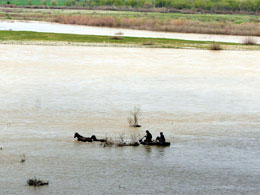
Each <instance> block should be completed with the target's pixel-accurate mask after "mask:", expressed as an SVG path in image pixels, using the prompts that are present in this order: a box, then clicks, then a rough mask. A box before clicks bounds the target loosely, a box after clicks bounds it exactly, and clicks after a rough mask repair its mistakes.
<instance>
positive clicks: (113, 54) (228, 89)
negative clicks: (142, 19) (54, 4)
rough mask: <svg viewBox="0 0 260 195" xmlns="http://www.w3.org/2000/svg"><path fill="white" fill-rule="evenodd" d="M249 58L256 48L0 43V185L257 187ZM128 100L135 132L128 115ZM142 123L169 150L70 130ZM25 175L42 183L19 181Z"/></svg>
mask: <svg viewBox="0 0 260 195" xmlns="http://www.w3.org/2000/svg"><path fill="white" fill-rule="evenodd" d="M259 62H260V55H259V52H256V51H250V52H249V51H220V52H213V51H201V50H175V49H143V48H134V49H133V48H101V47H69V46H64V47H61V46H59V47H57V46H15V45H1V47H0V90H1V93H0V113H1V118H0V125H1V127H0V129H1V130H0V132H1V134H0V147H1V146H2V147H3V150H0V173H1V177H0V194H36V193H37V194H61V193H64V194H125V193H128V194H243V193H244V194H257V193H259V191H260V187H259V182H260V169H259V164H260V152H259V151H260V142H259V141H260V131H259V126H260V120H259V117H260V104H259V99H260V88H259V86H260V68H259ZM135 105H140V107H141V109H142V116H141V119H140V123H141V124H142V126H143V127H142V128H140V129H132V128H129V127H128V124H127V118H128V116H129V112H130V111H131V110H132V109H133V107H134V106H135ZM146 129H150V131H151V132H152V134H153V136H154V137H155V136H157V135H158V134H159V132H160V131H164V133H165V136H166V139H168V140H169V141H171V142H172V145H171V147H166V148H158V147H143V146H139V147H137V148H133V147H130V148H121V147H105V148H104V147H102V146H100V145H99V144H92V143H78V142H75V141H73V137H72V136H73V134H74V132H75V131H78V132H79V133H81V134H83V135H86V136H87V135H89V136H90V135H92V134H96V135H97V136H98V137H100V138H104V137H106V136H107V137H113V138H117V137H119V135H120V134H122V133H123V134H124V135H125V138H126V139H130V136H131V135H133V134H135V135H140V136H142V135H143V134H144V131H145V130H146ZM22 154H26V162H25V163H24V164H22V163H20V162H19V161H20V159H21V155H22ZM33 176H37V177H39V178H41V179H46V180H49V181H50V185H49V186H46V187H41V188H30V187H28V186H26V180H27V179H28V178H31V177H33Z"/></svg>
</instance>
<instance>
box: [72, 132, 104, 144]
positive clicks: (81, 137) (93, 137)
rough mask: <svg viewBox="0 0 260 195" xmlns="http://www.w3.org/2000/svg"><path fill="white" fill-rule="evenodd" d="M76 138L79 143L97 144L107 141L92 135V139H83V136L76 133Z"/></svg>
mask: <svg viewBox="0 0 260 195" xmlns="http://www.w3.org/2000/svg"><path fill="white" fill-rule="evenodd" d="M74 138H77V139H78V141H81V142H92V141H96V142H105V141H106V139H97V137H96V136H95V135H92V136H91V137H83V136H82V135H80V134H78V133H75V134H74Z"/></svg>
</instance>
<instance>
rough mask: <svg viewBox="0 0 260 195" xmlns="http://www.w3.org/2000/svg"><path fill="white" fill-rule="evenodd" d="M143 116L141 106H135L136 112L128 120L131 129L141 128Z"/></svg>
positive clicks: (131, 113)
mask: <svg viewBox="0 0 260 195" xmlns="http://www.w3.org/2000/svg"><path fill="white" fill-rule="evenodd" d="M140 115H141V109H140V107H139V106H135V107H134V110H133V111H132V112H130V117H129V118H128V123H129V126H130V127H141V125H139V123H138V121H139V117H140Z"/></svg>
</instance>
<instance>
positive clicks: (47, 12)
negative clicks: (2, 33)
mask: <svg viewBox="0 0 260 195" xmlns="http://www.w3.org/2000/svg"><path fill="white" fill-rule="evenodd" d="M57 15H64V16H73V15H83V16H89V15H91V16H97V17H104V16H111V17H115V18H144V19H154V18H156V19H161V20H169V19H181V20H192V21H199V22H211V23H219V22H224V23H231V24H242V23H255V24H257V23H260V15H235V14H182V13H160V12H133V11H103V10H66V9H26V8H0V18H2V19H14V20H19V19H20V20H21V19H22V20H24V19H26V20H40V21H53V19H54V18H55V17H56V16H57Z"/></svg>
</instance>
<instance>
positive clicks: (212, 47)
mask: <svg viewBox="0 0 260 195" xmlns="http://www.w3.org/2000/svg"><path fill="white" fill-rule="evenodd" d="M209 49H210V50H222V48H221V47H220V45H219V44H217V43H212V44H211V45H210V47H209Z"/></svg>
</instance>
